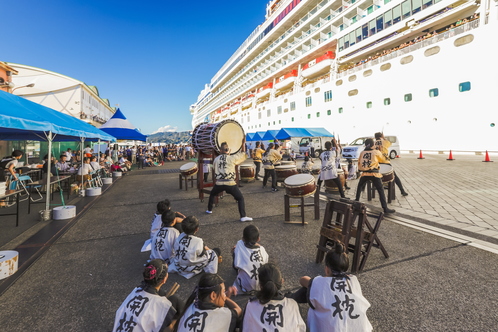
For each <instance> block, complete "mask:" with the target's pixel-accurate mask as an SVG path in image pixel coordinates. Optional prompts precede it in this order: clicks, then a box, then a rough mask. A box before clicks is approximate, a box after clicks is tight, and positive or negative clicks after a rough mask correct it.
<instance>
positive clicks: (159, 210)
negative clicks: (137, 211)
mask: <svg viewBox="0 0 498 332" xmlns="http://www.w3.org/2000/svg"><path fill="white" fill-rule="evenodd" d="M168 210H169V201H168V200H164V201H160V202H158V203H157V206H156V213H154V217H153V218H152V221H151V223H150V238H151V239H152V238H153V237H154V235H156V233H157V231H158V230H159V229H160V228H161V227H162V224H163V220H162V216H163V213H164V212H167V211H168Z"/></svg>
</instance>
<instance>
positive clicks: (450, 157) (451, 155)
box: [446, 150, 455, 160]
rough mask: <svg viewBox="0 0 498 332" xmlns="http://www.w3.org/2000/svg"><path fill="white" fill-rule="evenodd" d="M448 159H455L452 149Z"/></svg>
mask: <svg viewBox="0 0 498 332" xmlns="http://www.w3.org/2000/svg"><path fill="white" fill-rule="evenodd" d="M446 160H455V158H453V153H451V150H450V155H449V157H448V159H446Z"/></svg>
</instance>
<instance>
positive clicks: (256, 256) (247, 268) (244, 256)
mask: <svg viewBox="0 0 498 332" xmlns="http://www.w3.org/2000/svg"><path fill="white" fill-rule="evenodd" d="M259 240H260V239H259V229H258V228H257V227H256V226H254V225H249V226H247V227H246V228H244V232H243V234H242V240H239V241H238V242H237V245H236V246H235V247H234V251H233V267H234V268H235V269H236V270H237V272H238V273H237V279H235V282H234V284H233V286H234V287H235V288H236V289H237V293H249V292H251V291H255V290H258V289H259V287H258V286H259V284H258V269H259V267H260V266H261V265H263V264H266V263H268V254H267V253H266V250H265V248H264V247H262V246H261V245H260V244H259V243H258V242H259Z"/></svg>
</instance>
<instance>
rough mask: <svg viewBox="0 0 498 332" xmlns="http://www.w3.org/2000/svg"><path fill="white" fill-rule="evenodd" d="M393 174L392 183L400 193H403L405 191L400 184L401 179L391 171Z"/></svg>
mask: <svg viewBox="0 0 498 332" xmlns="http://www.w3.org/2000/svg"><path fill="white" fill-rule="evenodd" d="M393 173H394V183H396V185H397V186H398V188H399V190H400V191H401V193H404V192H405V189H403V185H402V184H401V179H400V178H399V177H398V176H397V175H396V172H394V171H393Z"/></svg>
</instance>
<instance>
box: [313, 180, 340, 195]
mask: <svg viewBox="0 0 498 332" xmlns="http://www.w3.org/2000/svg"><path fill="white" fill-rule="evenodd" d="M331 180H332V181H334V182H335V185H336V186H337V188H339V194H340V195H341V197H342V198H345V197H346V195H344V188H342V183H341V180H340V179H339V178H335V179H331ZM322 181H323V180H318V183H317V185H318V188H320V186H321V185H322ZM327 181H328V180H327Z"/></svg>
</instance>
